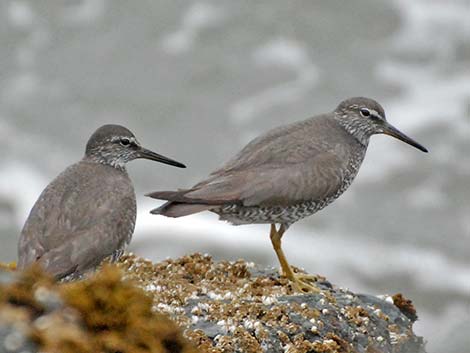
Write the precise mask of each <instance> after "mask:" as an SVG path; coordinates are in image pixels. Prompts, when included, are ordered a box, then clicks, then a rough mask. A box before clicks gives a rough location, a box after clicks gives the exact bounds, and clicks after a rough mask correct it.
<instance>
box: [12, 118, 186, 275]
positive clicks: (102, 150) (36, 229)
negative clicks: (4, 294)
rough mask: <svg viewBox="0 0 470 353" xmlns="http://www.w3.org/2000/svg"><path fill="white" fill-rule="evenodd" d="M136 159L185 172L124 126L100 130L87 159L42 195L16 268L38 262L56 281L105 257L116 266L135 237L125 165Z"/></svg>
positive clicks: (132, 197)
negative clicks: (167, 165)
mask: <svg viewBox="0 0 470 353" xmlns="http://www.w3.org/2000/svg"><path fill="white" fill-rule="evenodd" d="M137 158H145V159H150V160H152V161H157V162H161V163H166V164H170V165H173V166H176V167H180V168H185V166H184V165H183V164H181V163H179V162H176V161H174V160H172V159H169V158H167V157H164V156H161V155H159V154H157V153H155V152H152V151H149V150H147V149H145V148H143V147H142V146H141V145H140V143H139V142H138V141H137V139H136V138H135V136H134V134H133V133H132V132H130V131H129V130H128V129H126V128H125V127H123V126H119V125H104V126H102V127H100V128H99V129H98V130H96V131H95V132H94V133H93V135H92V136H91V137H90V139H89V140H88V143H87V146H86V152H85V157H84V158H83V159H82V160H81V161H80V162H78V163H76V164H73V165H71V166H70V167H68V168H67V169H66V170H65V171H64V172H62V174H60V175H59V176H58V177H57V178H56V179H55V180H54V181H52V182H51V183H50V184H49V185H48V186H47V187H46V189H45V190H44V191H43V192H42V194H41V196H40V197H39V199H38V200H37V201H36V204H35V205H34V207H33V209H32V210H31V213H30V215H29V217H28V219H27V220H26V223H25V225H24V228H23V231H22V232H21V236H20V241H19V245H18V257H19V261H18V268H19V269H23V268H25V267H26V266H28V265H30V264H32V263H34V262H38V263H40V264H41V265H42V266H43V268H44V269H45V270H46V271H48V272H49V273H51V274H52V275H54V276H55V277H56V278H64V277H67V278H70V279H73V278H77V277H80V275H82V274H83V273H84V272H86V271H87V270H91V269H93V268H95V267H96V266H98V265H99V264H100V262H101V261H102V260H103V259H105V258H106V257H108V256H112V257H113V260H117V259H118V258H119V256H120V255H121V254H122V251H123V250H124V248H125V247H126V246H127V245H128V244H129V242H130V240H131V238H132V233H133V232H134V226H135V219H136V200H135V193H134V188H133V186H132V182H131V180H130V179H129V176H128V175H127V172H126V168H125V164H126V163H127V162H129V161H132V160H134V159H137Z"/></svg>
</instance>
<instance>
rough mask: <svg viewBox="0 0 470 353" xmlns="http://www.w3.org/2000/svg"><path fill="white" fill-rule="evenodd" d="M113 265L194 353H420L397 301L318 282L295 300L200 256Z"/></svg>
mask: <svg viewBox="0 0 470 353" xmlns="http://www.w3.org/2000/svg"><path fill="white" fill-rule="evenodd" d="M118 266H119V267H120V268H121V269H123V270H124V272H125V273H126V275H125V277H126V278H128V279H131V280H133V281H134V282H135V283H137V284H138V285H139V286H140V287H141V288H143V289H144V290H146V291H147V292H148V293H149V294H150V295H151V296H152V298H153V303H154V309H155V310H156V311H159V312H164V313H167V314H169V315H170V316H171V317H172V318H173V319H174V320H175V321H176V322H177V323H178V324H179V325H180V326H182V327H184V328H185V329H186V331H185V335H186V336H187V337H188V338H189V339H190V340H191V341H192V342H193V343H194V344H195V345H196V346H197V347H198V348H199V349H200V350H201V352H211V353H216V352H243V353H250V352H272V353H276V352H289V353H297V352H298V353H303V352H324V353H334V352H338V353H340V352H341V353H342V352H360V353H377V352H384V353H385V352H387V353H388V352H393V353H398V352H400V353H407V352H409V353H423V352H425V350H424V343H423V339H422V338H421V337H417V336H416V335H414V333H413V330H412V326H413V322H414V321H415V320H416V319H417V316H416V311H415V310H414V308H413V306H412V303H411V301H408V300H406V299H405V298H404V297H403V296H402V295H395V296H393V297H382V298H378V297H375V296H371V295H361V294H355V293H352V292H350V291H348V290H345V289H342V288H338V287H336V286H333V285H332V284H330V283H329V282H328V281H326V280H325V279H322V280H321V281H320V282H318V286H319V287H320V288H321V289H322V292H321V293H320V294H308V295H307V294H298V293H295V292H294V290H293V288H292V287H291V286H290V284H289V283H288V282H287V281H286V280H285V279H283V278H280V277H279V275H278V273H277V271H274V270H265V269H260V268H258V267H256V266H255V265H254V264H252V263H246V262H245V261H243V260H239V261H237V262H227V261H222V262H214V261H213V260H212V259H211V257H209V256H203V255H200V254H194V255H191V256H185V257H182V258H180V259H176V260H166V261H164V262H162V263H159V264H152V263H151V262H149V261H146V260H143V259H140V258H137V257H135V256H133V255H127V256H124V257H123V258H122V259H121V262H120V263H119V264H118Z"/></svg>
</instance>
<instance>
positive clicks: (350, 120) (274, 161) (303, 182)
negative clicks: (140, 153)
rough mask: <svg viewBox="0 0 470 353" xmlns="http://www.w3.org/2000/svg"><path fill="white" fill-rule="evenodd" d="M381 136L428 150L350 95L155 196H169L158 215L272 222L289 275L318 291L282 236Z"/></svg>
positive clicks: (342, 183) (346, 178)
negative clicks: (297, 269) (191, 182)
mask: <svg viewBox="0 0 470 353" xmlns="http://www.w3.org/2000/svg"><path fill="white" fill-rule="evenodd" d="M374 134H387V135H391V136H393V137H396V138H398V139H400V140H402V141H403V142H406V143H408V144H410V145H412V146H414V147H416V148H418V149H420V150H421V151H423V152H427V150H426V148H424V147H423V146H422V145H420V144H419V143H417V142H416V141H414V140H412V139H411V138H409V137H408V136H406V135H404V134H403V133H401V132H400V131H398V130H397V129H396V128H394V127H393V126H392V125H390V124H389V123H388V122H387V120H386V119H385V113H384V110H383V108H382V107H381V106H380V104H379V103H377V102H376V101H374V100H372V99H368V98H363V97H358V98H350V99H347V100H345V101H343V102H341V103H340V104H339V105H338V107H337V108H336V109H335V110H334V111H333V112H331V113H328V114H322V115H319V116H316V117H313V118H310V119H307V120H305V121H301V122H297V123H293V124H290V125H286V126H281V127H278V128H276V129H273V130H271V131H269V132H267V133H266V134H264V135H261V136H259V137H258V138H256V139H254V140H253V141H251V142H250V143H249V144H248V145H247V146H246V147H245V148H243V149H242V150H241V152H240V153H238V155H236V156H235V158H233V159H232V160H231V161H229V162H228V163H227V164H225V165H224V166H223V167H222V168H220V169H218V170H216V171H215V172H213V173H212V174H210V176H209V177H208V178H207V179H205V180H203V181H201V182H200V183H198V184H196V185H195V186H194V187H192V188H191V189H188V190H180V191H162V192H154V193H151V194H148V195H147V196H150V197H152V198H156V199H162V200H167V201H168V202H166V203H165V204H164V205H163V206H161V207H160V208H157V209H155V210H153V211H152V213H153V214H161V215H164V216H168V217H182V216H186V215H189V214H193V213H197V212H201V211H204V210H209V211H212V212H214V213H216V214H218V215H219V216H220V219H221V220H226V221H229V222H231V223H232V224H234V225H239V224H252V223H263V224H271V233H270V237H271V242H272V245H273V247H274V250H275V251H276V254H277V257H278V259H279V262H280V264H281V269H282V274H283V275H284V276H286V277H287V278H288V279H289V280H291V281H292V282H293V283H294V286H295V287H296V288H297V290H299V291H304V292H317V291H318V289H317V288H316V287H315V286H313V285H312V284H311V283H312V282H311V281H312V279H313V278H314V277H313V276H307V275H301V274H296V273H294V271H293V270H292V268H291V267H290V266H289V263H288V262H287V259H286V257H285V256H284V253H283V251H282V248H281V238H282V236H283V234H284V233H285V231H286V230H287V229H288V228H289V226H290V225H291V224H293V223H295V222H297V221H298V220H300V219H302V218H304V217H307V216H310V215H312V214H314V213H315V212H317V211H319V210H321V209H322V208H324V207H326V206H327V205H328V204H330V203H331V202H332V201H334V200H335V199H336V198H338V197H339V196H340V195H341V194H342V193H343V192H344V191H345V190H346V189H347V188H348V187H349V185H350V184H351V182H352V181H353V179H354V177H355V176H356V174H357V172H358V170H359V167H360V165H361V163H362V161H363V159H364V156H365V153H366V150H367V145H368V144H369V138H370V137H371V136H372V135H374ZM276 224H280V227H279V228H278V229H276Z"/></svg>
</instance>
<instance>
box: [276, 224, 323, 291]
mask: <svg viewBox="0 0 470 353" xmlns="http://www.w3.org/2000/svg"><path fill="white" fill-rule="evenodd" d="M285 231H286V229H285V227H284V226H283V225H281V226H280V227H279V230H277V229H276V226H275V225H274V224H271V233H270V237H271V243H272V244H273V248H274V251H275V252H276V255H277V258H278V260H279V263H280V264H281V270H282V275H283V276H285V277H286V278H287V279H289V280H290V281H291V282H292V283H293V284H294V287H295V288H296V289H297V291H299V292H303V293H319V292H320V289H318V288H317V287H315V286H314V285H312V284H311V283H309V282H310V281H311V280H314V279H315V276H311V275H306V274H295V273H294V271H293V270H292V268H291V267H290V265H289V263H288V262H287V259H286V256H285V255H284V251H282V248H281V238H282V236H283V235H284V232H285Z"/></svg>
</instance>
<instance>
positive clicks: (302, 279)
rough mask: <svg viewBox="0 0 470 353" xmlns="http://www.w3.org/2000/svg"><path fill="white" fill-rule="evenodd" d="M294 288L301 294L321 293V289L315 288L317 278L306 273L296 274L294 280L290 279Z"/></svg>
mask: <svg viewBox="0 0 470 353" xmlns="http://www.w3.org/2000/svg"><path fill="white" fill-rule="evenodd" d="M288 279H289V280H290V281H291V282H292V284H293V285H294V288H295V289H296V290H297V291H298V292H301V293H320V292H321V289H320V288H318V287H317V286H315V284H314V282H315V281H316V279H317V277H316V276H312V275H308V274H305V273H300V274H298V273H296V274H294V276H293V277H292V278H288Z"/></svg>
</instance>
